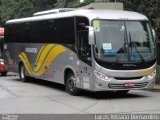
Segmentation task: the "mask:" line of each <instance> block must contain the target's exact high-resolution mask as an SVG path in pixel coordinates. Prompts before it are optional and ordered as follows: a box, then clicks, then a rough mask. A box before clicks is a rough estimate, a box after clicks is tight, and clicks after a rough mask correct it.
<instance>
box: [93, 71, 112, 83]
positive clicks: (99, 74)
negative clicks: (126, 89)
mask: <svg viewBox="0 0 160 120" xmlns="http://www.w3.org/2000/svg"><path fill="white" fill-rule="evenodd" d="M94 74H95V75H96V76H97V77H98V78H100V79H102V80H106V81H108V80H110V77H109V76H107V75H105V74H103V73H101V72H98V71H97V70H95V71H94Z"/></svg>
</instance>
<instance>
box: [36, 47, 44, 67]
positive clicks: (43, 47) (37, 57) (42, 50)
mask: <svg viewBox="0 0 160 120" xmlns="http://www.w3.org/2000/svg"><path fill="white" fill-rule="evenodd" d="M45 47H46V46H45V45H44V46H43V47H42V48H41V49H40V51H39V53H38V57H37V59H36V62H35V65H37V62H38V61H39V58H40V55H41V53H42V51H43V49H44V48H45Z"/></svg>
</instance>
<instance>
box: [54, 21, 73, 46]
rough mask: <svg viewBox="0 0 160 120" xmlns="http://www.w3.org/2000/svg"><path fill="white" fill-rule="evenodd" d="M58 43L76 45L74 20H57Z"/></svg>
mask: <svg viewBox="0 0 160 120" xmlns="http://www.w3.org/2000/svg"><path fill="white" fill-rule="evenodd" d="M57 35H58V41H57V42H58V43H59V42H60V43H65V44H74V43H75V30H74V18H63V19H57Z"/></svg>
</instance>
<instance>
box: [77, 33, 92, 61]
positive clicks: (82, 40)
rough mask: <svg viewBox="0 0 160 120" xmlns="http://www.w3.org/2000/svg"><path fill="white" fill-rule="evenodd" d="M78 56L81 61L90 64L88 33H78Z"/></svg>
mask: <svg viewBox="0 0 160 120" xmlns="http://www.w3.org/2000/svg"><path fill="white" fill-rule="evenodd" d="M78 54H79V57H80V59H81V60H82V61H84V62H91V46H90V45H89V44H88V31H80V32H78Z"/></svg>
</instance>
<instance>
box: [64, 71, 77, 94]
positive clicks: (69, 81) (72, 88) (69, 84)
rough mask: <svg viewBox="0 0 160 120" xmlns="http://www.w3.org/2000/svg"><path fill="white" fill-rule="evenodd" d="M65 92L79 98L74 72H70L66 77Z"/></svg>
mask: <svg viewBox="0 0 160 120" xmlns="http://www.w3.org/2000/svg"><path fill="white" fill-rule="evenodd" d="M65 90H66V91H67V92H68V93H69V94H70V95H74V96H77V95H78V94H79V91H78V89H77V88H76V85H75V75H74V73H73V72H69V73H68V74H67V77H66V82H65Z"/></svg>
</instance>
